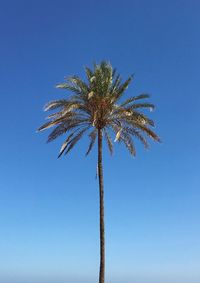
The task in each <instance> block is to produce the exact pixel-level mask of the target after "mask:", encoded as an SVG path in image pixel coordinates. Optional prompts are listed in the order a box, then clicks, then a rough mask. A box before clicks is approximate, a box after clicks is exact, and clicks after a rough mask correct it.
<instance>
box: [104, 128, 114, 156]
mask: <svg viewBox="0 0 200 283" xmlns="http://www.w3.org/2000/svg"><path fill="white" fill-rule="evenodd" d="M104 133H105V138H106V142H107V145H108V149H109V151H110V154H111V155H112V154H113V143H112V140H111V137H110V135H109V133H108V131H107V130H106V128H105V129H104Z"/></svg>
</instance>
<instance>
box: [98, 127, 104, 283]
mask: <svg viewBox="0 0 200 283" xmlns="http://www.w3.org/2000/svg"><path fill="white" fill-rule="evenodd" d="M98 176H99V201H100V270H99V283H105V228H104V189H103V166H102V130H101V129H98Z"/></svg>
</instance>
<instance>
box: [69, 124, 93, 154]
mask: <svg viewBox="0 0 200 283" xmlns="http://www.w3.org/2000/svg"><path fill="white" fill-rule="evenodd" d="M89 128H90V127H89V126H88V127H86V128H84V129H83V130H81V131H80V132H79V133H78V134H77V135H76V136H75V137H73V138H72V139H70V141H68V144H67V146H68V148H67V149H66V152H65V154H67V153H69V152H70V151H71V150H72V148H73V147H74V146H75V144H76V143H77V142H78V141H79V140H80V138H81V137H82V136H83V134H84V133H85V132H86V131H87V130H88V129H89Z"/></svg>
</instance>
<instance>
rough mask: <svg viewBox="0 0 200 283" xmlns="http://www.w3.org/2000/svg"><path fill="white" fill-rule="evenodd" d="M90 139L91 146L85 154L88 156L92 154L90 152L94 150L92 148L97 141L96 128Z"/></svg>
mask: <svg viewBox="0 0 200 283" xmlns="http://www.w3.org/2000/svg"><path fill="white" fill-rule="evenodd" d="M89 137H90V144H89V147H88V150H87V152H86V154H85V155H86V156H87V155H88V154H89V153H90V151H91V150H92V148H93V146H94V144H95V140H96V137H97V129H96V128H95V129H94V130H93V131H92V132H91V133H90V134H89Z"/></svg>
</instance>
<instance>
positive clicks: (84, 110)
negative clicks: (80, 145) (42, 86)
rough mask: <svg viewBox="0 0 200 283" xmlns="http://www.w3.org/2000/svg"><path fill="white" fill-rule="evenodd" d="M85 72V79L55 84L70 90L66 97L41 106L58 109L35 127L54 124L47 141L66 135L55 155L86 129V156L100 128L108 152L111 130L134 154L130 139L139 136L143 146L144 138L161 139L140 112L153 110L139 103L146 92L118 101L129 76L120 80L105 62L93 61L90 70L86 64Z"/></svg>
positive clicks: (76, 139) (150, 105)
mask: <svg viewBox="0 0 200 283" xmlns="http://www.w3.org/2000/svg"><path fill="white" fill-rule="evenodd" d="M85 72H86V76H87V82H85V81H83V80H82V79H80V78H79V77H78V76H71V77H67V78H65V82H64V83H61V84H58V85H57V86H56V87H57V88H60V89H66V90H68V91H70V92H71V96H69V98H66V99H59V100H54V101H51V102H49V103H47V104H46V105H45V107H44V110H45V111H48V110H57V112H55V113H53V114H51V115H49V116H48V117H47V118H48V119H49V121H48V122H47V123H45V124H44V125H42V126H41V127H40V128H39V129H38V130H39V131H42V130H45V129H48V128H51V127H54V126H55V128H54V129H53V131H52V132H51V133H50V134H49V136H48V142H50V141H53V140H55V139H56V138H57V137H58V136H60V135H63V134H65V133H66V134H68V135H67V138H66V140H65V141H64V143H63V145H62V147H61V150H60V153H59V155H58V157H60V156H61V155H62V154H64V153H65V154H67V153H68V152H70V150H71V149H72V148H73V147H74V146H75V145H76V143H77V142H78V141H79V140H80V139H81V137H82V136H83V135H84V133H86V132H88V131H89V133H88V134H89V138H90V143H89V147H88V150H87V152H86V155H87V154H89V152H90V151H91V149H92V147H93V145H94V144H95V140H96V137H97V135H98V130H101V131H102V133H103V135H104V137H105V140H106V142H107V144H108V148H109V150H110V152H111V153H112V152H113V143H112V139H111V136H112V132H113V133H114V135H115V141H118V142H122V143H124V144H125V146H126V147H127V149H128V150H129V151H130V153H131V154H132V155H135V153H136V151H135V146H134V142H133V138H137V139H139V140H140V141H141V142H142V143H143V145H144V146H145V147H146V148H147V147H148V142H147V139H146V137H150V138H152V139H153V140H155V141H160V138H159V137H158V136H157V135H156V134H155V132H154V131H152V129H151V128H152V127H153V126H154V122H153V121H152V120H151V119H149V118H148V117H147V116H146V115H144V114H143V113H142V112H141V110H142V109H143V108H147V109H149V110H150V111H151V110H153V109H154V105H153V104H151V103H147V102H140V101H141V100H143V99H147V98H149V95H148V94H141V95H138V96H134V97H131V98H128V99H127V100H125V101H124V102H121V98H122V96H123V94H124V92H125V90H126V89H127V88H128V86H129V84H130V82H131V81H132V78H133V77H132V76H130V77H129V78H128V79H127V80H126V81H125V82H122V80H121V77H120V75H119V74H117V73H116V69H113V68H112V66H111V65H110V64H109V63H107V62H102V63H100V64H98V65H97V64H94V68H93V69H90V68H88V67H86V68H85Z"/></svg>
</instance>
